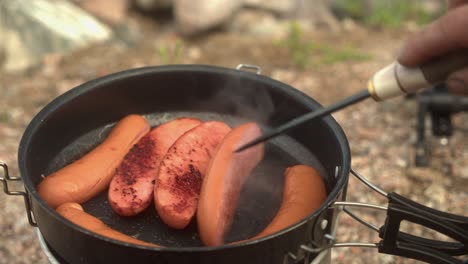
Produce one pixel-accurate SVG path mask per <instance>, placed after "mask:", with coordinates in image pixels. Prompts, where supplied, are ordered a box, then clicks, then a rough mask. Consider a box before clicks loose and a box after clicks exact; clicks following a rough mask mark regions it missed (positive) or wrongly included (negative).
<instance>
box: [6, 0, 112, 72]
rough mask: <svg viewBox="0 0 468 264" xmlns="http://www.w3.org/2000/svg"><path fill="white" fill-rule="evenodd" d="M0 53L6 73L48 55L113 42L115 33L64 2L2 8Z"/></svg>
mask: <svg viewBox="0 0 468 264" xmlns="http://www.w3.org/2000/svg"><path fill="white" fill-rule="evenodd" d="M0 35H1V36H2V41H0V50H3V53H4V54H5V55H4V57H5V58H4V62H3V65H0V66H2V67H3V68H5V70H7V71H15V70H21V69H25V68H27V67H30V66H32V65H34V64H37V63H38V62H39V61H41V58H42V57H43V56H44V55H45V54H48V53H56V52H65V51H71V50H73V49H76V48H81V47H84V46H87V45H90V44H91V43H95V42H101V41H105V40H108V39H110V38H111V36H112V31H111V30H110V29H109V28H108V27H107V26H105V25H103V24H101V23H100V22H98V21H97V20H96V19H94V18H93V17H92V16H90V15H89V14H87V13H86V12H84V11H83V10H82V9H80V8H78V7H76V6H75V5H73V4H71V3H70V2H67V1H65V0H55V1H48V0H35V1H30V0H11V1H2V3H1V4H0Z"/></svg>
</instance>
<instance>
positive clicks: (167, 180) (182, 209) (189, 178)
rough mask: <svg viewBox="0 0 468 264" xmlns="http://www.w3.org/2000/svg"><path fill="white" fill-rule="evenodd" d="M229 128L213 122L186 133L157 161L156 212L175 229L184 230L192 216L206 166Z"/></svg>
mask: <svg viewBox="0 0 468 264" xmlns="http://www.w3.org/2000/svg"><path fill="white" fill-rule="evenodd" d="M230 130H231V128H230V127H229V126H228V125H226V124H224V123H222V122H217V121H210V122H204V123H202V124H201V125H199V126H196V127H194V128H193V129H191V130H189V131H187V132H186V133H185V134H183V135H182V136H181V137H180V138H179V139H177V141H176V142H175V143H174V144H173V145H172V146H171V147H170V148H169V150H168V151H167V154H166V156H164V158H163V160H162V161H161V166H160V168H159V174H158V178H157V182H156V185H155V189H154V201H155V205H156V210H157V212H158V214H159V216H160V217H161V219H162V220H163V221H164V222H165V223H166V224H167V225H169V226H170V227H172V228H175V229H183V228H185V227H186V226H187V225H188V224H189V223H190V221H191V220H192V218H193V216H194V215H195V212H196V209H197V204H198V196H199V193H200V187H201V184H202V180H203V177H204V176H205V173H206V168H207V167H208V163H209V161H210V159H211V157H212V155H213V153H214V151H215V149H216V147H217V146H218V145H219V143H220V142H221V141H222V140H223V138H224V137H225V136H226V134H227V133H228V132H229V131H230Z"/></svg>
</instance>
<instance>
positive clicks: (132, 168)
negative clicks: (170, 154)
mask: <svg viewBox="0 0 468 264" xmlns="http://www.w3.org/2000/svg"><path fill="white" fill-rule="evenodd" d="M155 144H156V142H154V140H153V138H152V137H151V136H149V135H146V136H144V137H143V138H141V140H140V141H139V142H138V143H137V144H135V145H134V146H133V147H132V148H131V149H130V151H129V152H128V153H127V155H126V156H125V158H124V160H123V161H122V163H121V164H120V166H119V167H118V168H117V173H118V174H120V175H122V179H123V180H124V181H125V182H126V184H127V185H132V184H134V183H135V182H136V178H137V177H138V176H139V175H142V174H143V173H144V172H146V171H148V170H151V169H153V168H154V167H155V164H154V158H153V157H152V155H153V153H152V150H153V148H154V146H155Z"/></svg>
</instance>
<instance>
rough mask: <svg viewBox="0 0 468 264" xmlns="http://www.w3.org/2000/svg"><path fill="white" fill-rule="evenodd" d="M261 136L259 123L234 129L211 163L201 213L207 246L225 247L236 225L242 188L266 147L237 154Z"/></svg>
mask: <svg viewBox="0 0 468 264" xmlns="http://www.w3.org/2000/svg"><path fill="white" fill-rule="evenodd" d="M261 134H262V131H261V129H260V127H259V126H258V125H257V124H255V123H247V124H244V125H241V126H239V127H236V128H234V129H233V130H232V131H231V132H230V133H229V134H228V135H227V136H226V137H225V138H224V140H223V142H222V143H221V145H220V146H219V148H218V149H217V151H216V153H215V155H214V157H213V158H212V160H211V161H210V164H209V167H208V171H207V174H206V177H205V179H204V180H203V185H202V188H201V192H200V200H199V202H198V211H197V222H198V231H199V233H200V238H201V240H202V242H203V243H204V244H205V245H207V246H219V245H222V244H223V243H224V235H225V233H226V232H227V231H228V230H229V228H230V225H231V223H232V220H233V217H234V212H235V209H236V206H237V201H238V198H239V195H240V191H241V189H242V186H243V184H244V182H245V181H246V179H247V177H248V176H249V175H250V173H251V172H252V170H253V169H254V168H255V167H256V166H257V164H258V163H259V162H260V161H261V160H262V159H263V154H264V146H263V144H258V145H256V146H254V147H252V148H249V149H247V150H244V151H242V152H240V153H235V150H236V149H237V148H239V147H240V146H242V145H243V144H245V143H247V142H249V141H251V140H253V139H255V138H257V137H258V136H260V135H261Z"/></svg>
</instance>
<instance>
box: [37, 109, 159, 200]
mask: <svg viewBox="0 0 468 264" xmlns="http://www.w3.org/2000/svg"><path fill="white" fill-rule="evenodd" d="M149 130H150V126H149V124H148V122H147V121H146V120H145V119H144V118H143V117H141V116H139V115H129V116H126V117H124V118H123V119H122V120H121V121H120V122H118V123H117V125H116V126H115V127H114V128H113V129H112V131H111V133H110V134H109V136H108V137H107V138H106V139H105V140H104V141H103V142H102V143H101V144H99V145H98V146H97V147H95V148H94V149H93V150H91V151H90V152H88V153H87V154H86V155H84V156H83V157H81V158H80V159H79V160H77V161H75V162H72V163H70V164H69V165H67V166H65V167H63V168H62V169H60V170H58V171H56V172H54V173H52V174H50V175H48V176H47V177H45V178H44V180H42V181H41V182H40V183H39V185H38V186H37V190H38V193H39V195H40V196H41V197H42V199H44V201H45V202H46V203H47V204H48V205H49V206H50V207H52V208H56V207H57V206H59V205H60V204H63V203H67V202H76V203H83V202H86V201H88V200H89V199H91V198H92V197H94V196H95V195H97V194H98V193H100V192H102V191H104V190H105V189H106V188H107V187H108V186H109V183H110V181H111V179H112V177H113V175H114V172H115V169H116V168H117V166H118V165H119V164H120V163H121V162H122V159H123V158H124V156H125V154H127V152H128V151H129V149H130V148H131V147H132V146H133V145H134V144H135V143H137V142H138V140H140V138H141V137H143V136H144V135H145V134H146V133H147V132H148V131H149Z"/></svg>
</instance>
